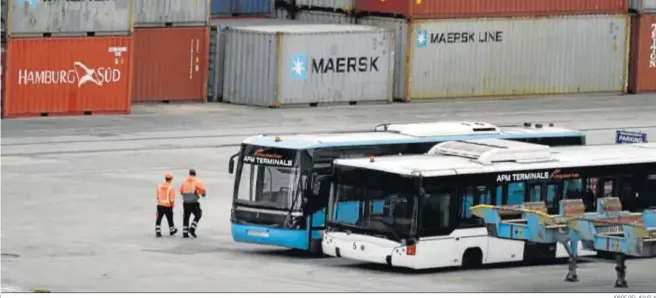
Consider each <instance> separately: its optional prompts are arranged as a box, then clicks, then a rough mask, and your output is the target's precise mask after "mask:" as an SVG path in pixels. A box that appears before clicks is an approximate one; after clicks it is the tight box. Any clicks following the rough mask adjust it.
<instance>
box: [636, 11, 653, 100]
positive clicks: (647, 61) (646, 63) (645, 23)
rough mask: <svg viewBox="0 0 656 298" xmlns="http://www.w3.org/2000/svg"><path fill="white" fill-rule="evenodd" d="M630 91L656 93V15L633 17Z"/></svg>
mask: <svg viewBox="0 0 656 298" xmlns="http://www.w3.org/2000/svg"><path fill="white" fill-rule="evenodd" d="M631 23H632V28H631V35H632V37H631V63H630V68H631V70H630V73H631V78H630V80H629V91H630V92H631V93H641V92H656V13H655V14H643V15H636V16H633V17H632V22H631Z"/></svg>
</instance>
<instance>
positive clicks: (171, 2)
mask: <svg viewBox="0 0 656 298" xmlns="http://www.w3.org/2000/svg"><path fill="white" fill-rule="evenodd" d="M134 1H135V3H134V4H135V7H134V14H135V23H134V26H135V27H165V26H206V25H207V23H208V22H209V19H210V1H209V0H134Z"/></svg>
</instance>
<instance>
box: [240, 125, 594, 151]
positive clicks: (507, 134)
mask: <svg viewBox="0 0 656 298" xmlns="http://www.w3.org/2000/svg"><path fill="white" fill-rule="evenodd" d="M517 135H522V136H524V137H527V138H528V137H531V138H536V137H581V136H584V134H583V132H581V131H578V130H572V129H566V128H560V127H553V125H544V124H540V123H537V124H536V123H524V125H523V126H499V127H497V126H494V125H492V124H489V123H485V122H466V121H461V122H424V123H402V124H381V125H378V126H376V128H375V129H374V130H371V131H349V132H334V133H320V134H287V135H277V136H274V135H258V136H253V137H250V138H247V139H246V140H244V142H243V143H244V144H250V145H256V146H266V147H277V148H288V149H313V148H323V147H340V146H361V145H376V144H400V143H423V142H444V141H453V140H461V139H463V138H465V139H480V138H490V137H494V138H501V139H504V138H513V137H517ZM276 138H279V141H276Z"/></svg>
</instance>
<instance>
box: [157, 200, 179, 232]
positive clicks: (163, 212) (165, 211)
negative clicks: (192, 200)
mask: <svg viewBox="0 0 656 298" xmlns="http://www.w3.org/2000/svg"><path fill="white" fill-rule="evenodd" d="M164 216H166V221H167V222H168V223H169V229H170V230H171V231H172V230H174V229H175V228H174V224H173V207H164V206H159V205H157V219H156V220H155V231H156V232H158V233H160V232H161V229H160V225H161V224H162V218H163V217H164Z"/></svg>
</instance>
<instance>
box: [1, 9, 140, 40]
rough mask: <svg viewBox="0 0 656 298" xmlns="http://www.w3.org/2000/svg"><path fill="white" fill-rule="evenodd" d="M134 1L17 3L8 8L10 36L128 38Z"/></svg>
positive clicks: (8, 30)
mask: <svg viewBox="0 0 656 298" xmlns="http://www.w3.org/2000/svg"><path fill="white" fill-rule="evenodd" d="M132 6H133V5H132V0H107V1H95V0H79V1H64V0H55V1H39V0H14V1H11V5H9V9H8V14H9V16H8V19H7V23H8V28H7V32H8V35H9V36H10V37H39V36H44V35H46V36H47V35H52V36H101V35H127V34H129V33H130V32H131V31H132Z"/></svg>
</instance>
